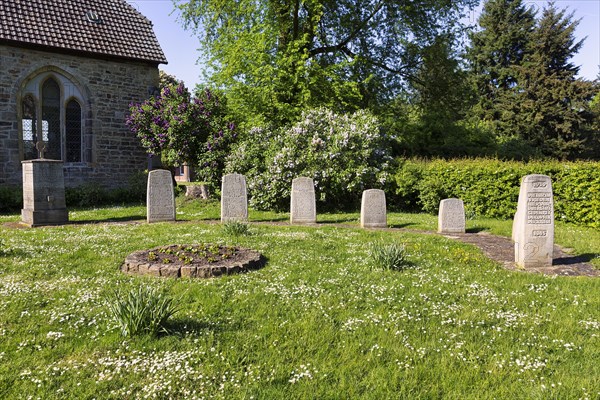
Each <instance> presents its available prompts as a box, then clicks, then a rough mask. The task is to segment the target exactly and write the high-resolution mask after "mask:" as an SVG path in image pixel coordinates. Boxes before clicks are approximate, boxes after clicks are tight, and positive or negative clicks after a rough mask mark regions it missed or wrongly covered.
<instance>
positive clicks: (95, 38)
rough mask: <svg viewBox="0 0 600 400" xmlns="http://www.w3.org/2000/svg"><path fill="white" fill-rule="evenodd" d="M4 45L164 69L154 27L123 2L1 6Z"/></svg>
mask: <svg viewBox="0 0 600 400" xmlns="http://www.w3.org/2000/svg"><path fill="white" fill-rule="evenodd" d="M90 11H91V12H93V13H94V14H95V15H97V16H98V20H99V22H94V19H93V18H88V16H87V15H86V14H87V13H88V12H90ZM2 42H5V43H10V44H13V45H16V46H18V45H26V46H43V47H50V48H53V49H54V50H55V51H61V50H62V51H69V52H72V51H76V52H84V53H92V54H96V55H103V56H110V57H118V58H127V59H135V60H142V61H148V62H152V63H156V64H159V63H162V64H166V63H167V59H166V58H165V55H164V53H163V51H162V49H161V48H160V44H159V43H158V40H157V39H156V36H155V35H154V31H153V30H152V22H150V20H148V19H147V18H146V17H144V16H143V15H142V14H140V13H139V12H138V11H137V10H136V9H135V8H133V7H132V6H131V5H129V4H128V3H127V2H126V1H125V0H0V43H2Z"/></svg>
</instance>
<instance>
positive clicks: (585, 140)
mask: <svg viewBox="0 0 600 400" xmlns="http://www.w3.org/2000/svg"><path fill="white" fill-rule="evenodd" d="M578 24H579V21H574V20H573V14H572V13H571V14H567V13H566V10H558V9H557V8H556V7H555V5H554V3H550V4H549V6H548V7H546V8H545V9H544V10H543V12H542V16H541V17H540V20H539V21H538V23H537V26H536V28H535V30H534V32H533V33H532V36H531V41H530V42H529V51H528V52H527V56H526V59H525V60H524V63H523V64H522V65H521V66H519V67H518V68H517V71H518V75H519V78H518V80H519V82H518V86H517V87H516V88H514V89H513V90H512V91H513V93H512V94H511V96H510V101H512V103H513V105H512V108H513V109H514V110H515V112H514V120H513V122H514V128H516V129H518V130H519V132H520V134H521V135H522V136H523V139H524V140H526V141H527V142H528V143H529V144H530V145H531V146H534V147H536V148H538V149H540V151H541V153H542V154H544V155H548V156H553V157H556V158H561V159H565V158H571V159H572V158H576V157H578V156H580V155H582V154H583V153H584V152H585V149H586V147H587V146H593V143H591V141H592V140H593V137H592V136H591V135H590V132H588V130H589V128H590V125H591V123H592V118H593V114H592V113H591V111H590V108H589V107H590V100H591V99H592V97H593V95H594V84H593V83H592V82H589V81H586V80H583V79H579V78H577V73H578V72H579V67H578V66H575V65H574V64H573V63H572V62H571V61H570V60H571V58H572V57H573V56H574V55H575V54H576V53H577V52H578V51H579V49H580V48H581V46H582V45H583V39H582V40H579V41H578V40H576V37H575V29H576V27H577V25H578ZM506 100H507V99H506V98H505V99H504V103H506ZM505 105H506V104H505Z"/></svg>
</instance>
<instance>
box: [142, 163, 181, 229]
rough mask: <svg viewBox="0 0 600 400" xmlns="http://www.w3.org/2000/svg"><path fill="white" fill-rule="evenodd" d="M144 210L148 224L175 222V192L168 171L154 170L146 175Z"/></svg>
mask: <svg viewBox="0 0 600 400" xmlns="http://www.w3.org/2000/svg"><path fill="white" fill-rule="evenodd" d="M146 210H147V217H146V219H147V221H148V222H160V221H175V192H174V190H173V177H172V176H171V172H170V171H167V170H165V169H155V170H153V171H150V173H149V174H148V193H147V195H146Z"/></svg>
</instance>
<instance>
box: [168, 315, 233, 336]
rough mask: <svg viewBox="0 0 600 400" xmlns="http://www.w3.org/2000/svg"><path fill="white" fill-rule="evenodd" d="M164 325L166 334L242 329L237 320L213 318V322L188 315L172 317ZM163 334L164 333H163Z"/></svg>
mask: <svg viewBox="0 0 600 400" xmlns="http://www.w3.org/2000/svg"><path fill="white" fill-rule="evenodd" d="M164 327H165V328H166V329H167V331H168V332H169V333H168V335H175V336H184V335H198V334H201V333H204V332H206V331H211V332H215V333H223V332H232V331H238V330H240V329H242V325H241V324H240V323H239V322H231V321H223V320H215V321H214V322H207V321H201V320H197V319H193V318H189V317H183V318H174V319H172V320H169V321H167V323H166V324H165V325H164ZM163 334H164V333H163Z"/></svg>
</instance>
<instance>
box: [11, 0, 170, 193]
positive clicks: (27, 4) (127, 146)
mask: <svg viewBox="0 0 600 400" xmlns="http://www.w3.org/2000/svg"><path fill="white" fill-rule="evenodd" d="M166 63H167V61H166V59H165V56H164V54H163V51H162V49H161V47H160V45H159V43H158V41H157V39H156V36H155V35H154V31H153V29H152V23H151V22H150V21H149V20H148V19H147V18H146V17H144V16H143V15H141V14H140V13H139V12H138V11H137V10H136V9H135V8H133V7H132V6H130V5H129V4H128V3H127V2H126V1H125V0H0V185H3V186H8V185H11V186H19V185H21V180H22V172H21V161H23V160H28V159H32V158H37V157H38V152H37V149H36V147H35V145H36V143H37V142H38V141H39V140H40V139H42V140H43V141H44V142H45V145H46V151H45V158H49V159H55V160H62V161H63V162H64V172H65V185H66V186H78V185H81V184H83V183H88V184H97V185H100V186H103V187H107V188H108V187H118V186H125V185H127V184H128V179H129V177H130V176H131V175H133V174H135V173H136V172H139V171H143V170H144V169H146V168H147V164H148V163H147V156H146V153H145V152H144V150H143V149H142V147H141V146H140V143H139V140H138V139H137V137H136V136H135V135H134V134H133V133H131V132H130V131H129V129H128V127H127V126H126V125H125V118H126V116H127V114H128V109H129V104H130V103H132V102H136V103H139V102H141V101H143V100H145V99H147V98H148V97H150V96H151V95H152V94H155V93H156V92H157V90H158V86H159V77H158V65H159V64H166Z"/></svg>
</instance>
